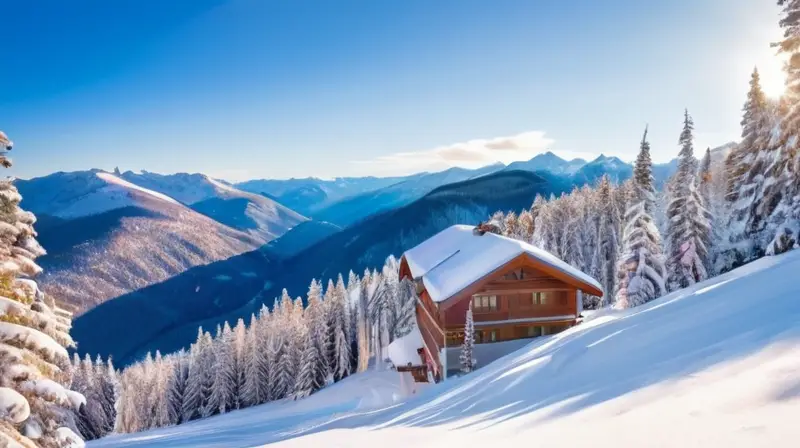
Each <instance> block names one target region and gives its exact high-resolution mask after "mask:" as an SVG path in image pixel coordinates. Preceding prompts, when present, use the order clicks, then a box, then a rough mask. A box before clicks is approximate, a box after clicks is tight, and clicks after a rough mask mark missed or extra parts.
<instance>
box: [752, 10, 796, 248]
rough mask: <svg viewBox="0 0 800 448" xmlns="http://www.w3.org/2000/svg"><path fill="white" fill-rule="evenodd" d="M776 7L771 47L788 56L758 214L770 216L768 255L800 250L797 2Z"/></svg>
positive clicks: (766, 240) (765, 239) (766, 235)
mask: <svg viewBox="0 0 800 448" xmlns="http://www.w3.org/2000/svg"><path fill="white" fill-rule="evenodd" d="M778 4H779V5H780V6H783V11H782V15H781V20H780V22H779V24H780V26H781V28H782V29H783V37H784V38H783V40H782V41H781V42H778V43H776V44H774V45H775V46H777V47H778V48H779V51H780V52H781V53H783V54H784V55H787V56H788V63H787V64H786V65H785V66H784V68H785V71H786V92H785V94H784V96H783V97H782V102H781V104H780V106H781V107H780V108H779V110H780V115H781V124H780V128H779V130H780V132H779V138H778V139H777V140H778V141H777V142H776V141H774V140H776V139H773V141H772V142H771V143H772V144H773V145H772V146H773V147H775V148H776V149H777V151H775V152H774V155H773V157H772V158H771V162H772V163H771V164H770V165H769V166H768V168H767V175H766V176H765V178H767V179H768V180H767V181H765V183H766V184H767V186H766V188H765V192H764V200H763V205H762V208H761V215H769V218H768V223H767V225H766V232H765V235H764V237H763V238H762V243H764V244H765V247H766V251H765V252H766V253H767V254H769V255H772V254H779V253H782V252H785V251H787V250H791V249H794V248H797V247H800V148H798V140H799V139H800V135H799V134H798V125H800V1H798V0H779V1H778ZM774 131H775V129H773V137H774V135H775V134H776V133H777V132H774Z"/></svg>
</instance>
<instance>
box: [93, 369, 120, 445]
mask: <svg viewBox="0 0 800 448" xmlns="http://www.w3.org/2000/svg"><path fill="white" fill-rule="evenodd" d="M94 370H95V378H97V379H98V398H97V399H98V401H99V402H100V409H101V410H102V413H103V421H102V426H101V428H100V430H101V437H103V436H105V435H107V434H109V433H111V432H113V431H114V422H115V421H116V419H117V408H116V405H117V400H118V399H119V379H118V378H117V371H116V370H115V369H114V363H113V362H111V358H108V359H107V360H106V361H103V359H102V358H101V357H100V355H98V356H97V359H96V360H95V364H94Z"/></svg>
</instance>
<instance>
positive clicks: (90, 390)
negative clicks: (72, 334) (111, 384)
mask: <svg viewBox="0 0 800 448" xmlns="http://www.w3.org/2000/svg"><path fill="white" fill-rule="evenodd" d="M70 370H71V372H70V374H71V379H70V388H71V389H72V390H74V391H76V392H78V393H80V394H81V395H83V396H84V398H86V404H84V405H83V406H81V407H80V408H78V409H76V410H75V412H74V415H75V417H74V418H75V427H76V429H77V430H78V433H79V434H80V435H81V437H82V438H83V439H84V440H95V439H98V438H100V437H102V434H101V432H100V430H99V426H100V424H99V422H98V413H97V409H96V407H97V405H98V401H97V394H96V391H97V378H96V377H95V375H94V368H93V365H92V359H91V357H89V354H88V353H87V354H86V355H85V356H84V358H83V359H81V358H80V357H79V356H78V354H77V353H75V354H74V355H73V358H72V367H71V369H70Z"/></svg>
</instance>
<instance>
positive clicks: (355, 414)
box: [89, 250, 800, 448]
mask: <svg viewBox="0 0 800 448" xmlns="http://www.w3.org/2000/svg"><path fill="white" fill-rule="evenodd" d="M798 272H800V250H799V251H794V252H792V253H789V254H785V255H782V256H780V257H768V258H763V259H761V260H759V261H756V262H754V263H751V264H749V265H747V266H744V267H742V268H739V269H737V270H735V271H732V272H729V273H727V274H724V275H722V276H719V277H716V278H714V279H712V280H710V281H707V282H703V283H700V284H698V285H695V286H693V287H692V288H687V289H685V290H682V291H678V292H676V293H673V294H670V295H668V296H666V297H663V298H661V299H659V300H656V301H654V302H651V303H649V304H647V305H644V306H641V307H638V308H635V309H632V310H626V311H603V312H599V313H594V314H593V315H592V316H591V317H589V318H587V321H586V322H585V323H583V324H581V325H579V326H577V327H575V328H572V329H570V330H568V331H565V332H563V333H560V334H557V335H554V336H549V337H543V338H537V339H535V340H532V342H531V343H530V344H528V345H526V346H525V347H523V348H522V349H520V350H517V351H515V352H513V353H511V354H509V355H507V356H505V357H503V358H501V359H499V360H497V361H495V362H494V363H491V364H489V365H486V366H484V367H483V368H481V369H479V370H477V371H476V372H474V373H472V374H470V375H466V376H464V377H460V378H456V379H452V380H448V381H447V382H445V383H443V384H440V385H431V386H428V387H427V388H424V389H422V390H421V391H420V392H419V393H418V394H416V395H414V396H412V397H411V398H406V399H404V400H405V402H394V397H395V396H396V395H397V393H398V391H399V383H400V380H399V375H398V374H397V373H395V372H391V371H383V372H376V371H370V372H367V373H364V374H357V375H354V376H351V377H350V378H347V379H345V380H344V381H342V382H340V383H338V384H335V385H333V386H330V387H328V388H326V389H324V390H322V391H319V392H318V393H316V394H314V395H312V396H311V397H309V398H307V399H305V400H300V401H297V402H280V403H269V404H266V405H262V406H258V407H255V408H250V409H245V410H242V411H236V412H232V413H229V414H226V415H223V416H218V417H213V418H209V419H206V420H200V421H196V422H192V423H189V424H186V425H181V426H177V427H172V428H162V429H158V430H153V431H149V432H145V433H139V434H129V435H119V436H112V437H108V438H106V439H102V440H100V441H96V442H92V443H90V444H89V446H90V447H105V446H109V447H110V446H113V447H128V446H147V447H253V446H263V445H265V444H271V443H277V445H279V446H286V447H319V446H325V447H370V448H372V447H375V446H379V447H381V448H394V447H398V448H399V447H403V448H407V447H408V446H413V445H416V446H420V447H428V446H442V445H443V444H447V445H449V446H475V447H485V446H503V445H505V444H509V445H511V444H513V445H520V446H523V445H529V444H531V443H533V442H535V444H536V445H542V446H554V447H583V446H586V447H590V446H591V447H605V446H608V447H615V448H618V447H645V446H646V447H695V446H696V447H723V446H724V447H726V448H731V447H743V448H744V447H748V448H749V447H756V446H769V447H796V446H798V441H799V440H800V425H798V424H797V416H798V415H800V284H798V283H797V281H796V278H797V273H798Z"/></svg>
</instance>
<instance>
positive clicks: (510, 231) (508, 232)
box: [503, 210, 522, 239]
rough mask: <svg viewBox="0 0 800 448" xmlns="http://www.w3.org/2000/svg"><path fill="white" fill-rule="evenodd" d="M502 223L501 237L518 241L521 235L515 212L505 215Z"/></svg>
mask: <svg viewBox="0 0 800 448" xmlns="http://www.w3.org/2000/svg"><path fill="white" fill-rule="evenodd" d="M503 221H504V222H503V235H504V236H507V237H509V238H514V239H520V238H521V236H522V235H521V232H520V227H519V219H518V218H517V214H516V212H514V211H513V210H512V211H510V212H508V213H506V215H505V216H504V217H503Z"/></svg>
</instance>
